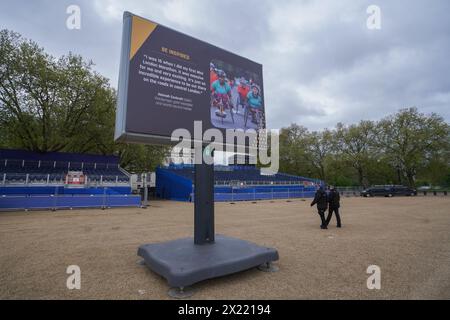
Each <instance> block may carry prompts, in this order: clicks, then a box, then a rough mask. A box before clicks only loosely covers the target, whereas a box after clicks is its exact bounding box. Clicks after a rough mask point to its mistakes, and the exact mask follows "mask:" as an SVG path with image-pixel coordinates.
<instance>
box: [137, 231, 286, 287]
mask: <svg viewBox="0 0 450 320" xmlns="http://www.w3.org/2000/svg"><path fill="white" fill-rule="evenodd" d="M138 255H139V256H140V257H142V258H143V259H144V261H145V263H146V265H147V266H148V267H149V268H150V269H151V270H152V271H154V272H156V273H157V274H159V275H161V276H163V277H164V278H165V279H166V280H167V281H168V284H169V286H170V287H176V288H185V287H188V286H191V285H193V284H195V283H197V282H200V281H203V280H206V279H212V278H217V277H221V276H225V275H228V274H232V273H236V272H240V271H244V270H248V269H251V268H255V267H258V266H261V265H267V264H269V263H271V262H273V261H276V260H278V251H277V250H276V249H274V248H268V247H264V246H259V245H257V244H254V243H252V242H249V241H245V240H240V239H236V238H231V237H227V236H223V235H216V237H215V241H214V242H213V243H209V244H204V245H196V244H195V243H194V239H193V238H183V239H177V240H172V241H167V242H162V243H153V244H145V245H142V246H140V247H139V249H138Z"/></svg>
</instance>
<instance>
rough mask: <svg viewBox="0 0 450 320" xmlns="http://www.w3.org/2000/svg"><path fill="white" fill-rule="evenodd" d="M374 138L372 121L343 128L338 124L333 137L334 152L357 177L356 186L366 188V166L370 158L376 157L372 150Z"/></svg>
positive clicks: (374, 132)
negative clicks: (340, 156)
mask: <svg viewBox="0 0 450 320" xmlns="http://www.w3.org/2000/svg"><path fill="white" fill-rule="evenodd" d="M375 138H376V131H375V125H374V123H373V122H372V121H361V122H360V123H359V124H356V125H355V124H353V125H350V126H348V127H345V126H344V125H343V124H342V123H339V124H338V125H337V128H336V133H335V136H334V139H335V141H334V143H335V149H336V152H338V153H339V154H341V155H342V159H343V160H344V161H345V162H346V163H347V164H348V165H349V166H351V167H352V168H354V169H355V170H356V172H357V175H358V184H359V185H360V186H367V184H368V180H367V166H368V162H369V160H370V158H371V157H372V158H373V157H375V156H376V151H375V149H374V148H373V146H374V141H375Z"/></svg>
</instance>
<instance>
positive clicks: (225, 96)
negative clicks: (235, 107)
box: [211, 70, 231, 118]
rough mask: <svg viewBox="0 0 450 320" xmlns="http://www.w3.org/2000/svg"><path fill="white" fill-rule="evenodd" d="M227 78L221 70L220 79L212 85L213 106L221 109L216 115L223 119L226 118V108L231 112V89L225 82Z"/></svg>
mask: <svg viewBox="0 0 450 320" xmlns="http://www.w3.org/2000/svg"><path fill="white" fill-rule="evenodd" d="M226 76H227V75H226V74H225V72H223V71H222V70H219V71H218V77H219V79H218V80H216V81H214V82H213V83H212V84H211V93H212V96H213V105H214V106H216V107H217V106H218V107H219V110H217V111H216V115H217V116H219V117H222V118H224V117H226V113H225V110H224V108H225V107H226V108H229V109H230V110H231V87H230V85H229V84H228V82H227V81H226V80H225V79H226ZM220 102H221V103H220Z"/></svg>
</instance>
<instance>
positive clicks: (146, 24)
mask: <svg viewBox="0 0 450 320" xmlns="http://www.w3.org/2000/svg"><path fill="white" fill-rule="evenodd" d="M156 27H157V24H156V23H153V22H150V21H148V20H145V19H142V18H140V17H137V16H133V21H132V25H131V50H130V60H131V59H133V57H134V55H135V54H136V52H137V51H138V50H139V48H140V47H141V46H142V45H143V44H144V42H145V40H147V39H148V37H149V36H150V34H151V33H152V32H153V31H154V30H155V29H156Z"/></svg>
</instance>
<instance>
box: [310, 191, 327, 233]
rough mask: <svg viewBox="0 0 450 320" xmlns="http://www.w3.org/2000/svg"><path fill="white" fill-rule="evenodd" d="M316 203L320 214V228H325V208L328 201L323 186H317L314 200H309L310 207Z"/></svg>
mask: <svg viewBox="0 0 450 320" xmlns="http://www.w3.org/2000/svg"><path fill="white" fill-rule="evenodd" d="M315 204H317V213H318V214H319V216H320V220H321V221H322V224H321V225H320V229H327V223H326V221H325V210H327V206H328V201H327V193H326V192H325V190H324V189H323V187H322V186H321V187H319V189H318V190H317V191H316V194H315V196H314V200H313V201H312V202H311V207H312V206H314V205H315Z"/></svg>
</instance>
